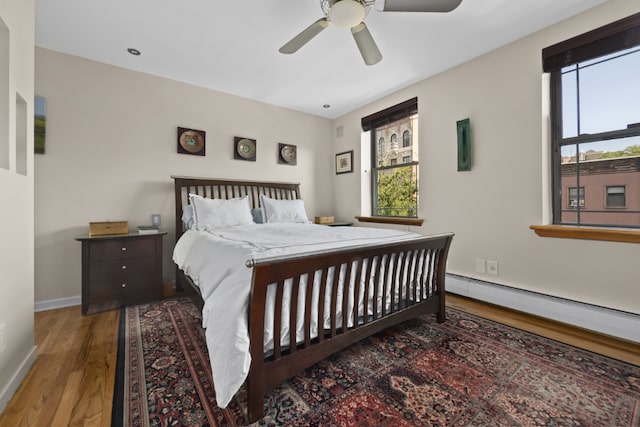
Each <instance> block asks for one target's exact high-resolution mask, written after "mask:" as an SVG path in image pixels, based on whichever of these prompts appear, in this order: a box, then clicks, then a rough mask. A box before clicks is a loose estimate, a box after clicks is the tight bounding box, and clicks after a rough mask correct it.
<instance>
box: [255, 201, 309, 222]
mask: <svg viewBox="0 0 640 427" xmlns="http://www.w3.org/2000/svg"><path fill="white" fill-rule="evenodd" d="M260 203H261V204H262V209H264V222H267V223H269V222H304V223H308V222H309V218H307V212H306V211H305V210H304V200H302V199H297V200H276V199H272V198H270V197H267V196H265V195H264V194H261V195H260Z"/></svg>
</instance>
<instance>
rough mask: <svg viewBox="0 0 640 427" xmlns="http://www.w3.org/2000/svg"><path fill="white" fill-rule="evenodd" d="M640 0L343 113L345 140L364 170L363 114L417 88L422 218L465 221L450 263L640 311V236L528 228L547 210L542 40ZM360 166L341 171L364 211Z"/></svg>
mask: <svg viewBox="0 0 640 427" xmlns="http://www.w3.org/2000/svg"><path fill="white" fill-rule="evenodd" d="M638 11H640V3H638V2H637V1H631V0H610V1H608V2H606V3H605V4H604V5H602V6H599V7H597V8H594V9H592V10H589V11H587V12H585V13H583V14H581V15H578V16H577V17H574V18H572V19H569V20H567V21H565V22H561V23H559V24H557V25H554V26H553V27H550V28H548V29H546V30H543V31H541V32H539V33H537V34H534V35H532V36H529V37H526V38H524V39H521V40H519V41H517V42H515V43H512V44H510V45H507V46H505V47H503V48H501V49H498V50H496V51H494V52H491V53H489V54H487V55H484V56H482V57H480V58H477V59H476V60H473V61H470V62H468V63H466V64H463V65H461V66H459V67H456V68H454V69H451V70H449V71H446V72H444V73H442V74H440V75H437V76H435V77H433V78H430V79H427V80H424V81H422V82H420V83H417V84H415V85H413V86H411V87H409V88H407V89H404V90H401V91H399V92H397V93H395V94H393V95H391V96H388V97H385V98H384V99H382V100H379V101H377V102H375V103H372V104H370V105H368V106H366V107H364V108H361V109H358V110H356V111H354V112H352V113H350V114H347V115H345V116H343V117H341V118H339V119H337V120H336V121H335V122H334V127H338V126H343V127H344V133H343V137H341V138H335V149H336V152H340V151H346V150H350V149H353V150H355V159H356V162H355V163H356V165H355V166H356V167H355V169H356V171H360V170H366V169H367V168H368V165H367V164H366V160H365V162H364V163H363V162H361V159H360V152H361V149H360V135H361V129H360V119H361V118H362V117H364V116H367V115H369V114H372V113H374V112H376V111H379V110H381V109H383V108H386V107H389V106H391V105H394V104H396V103H399V102H402V101H405V100H407V99H409V98H412V97H414V96H417V97H418V109H419V114H420V131H419V139H420V163H421V167H420V196H421V197H420V216H421V217H422V218H424V219H425V223H424V225H423V226H422V227H412V229H413V230H415V231H417V232H420V233H424V234H430V233H437V232H443V231H453V232H455V233H456V236H455V238H454V241H453V245H452V248H451V253H450V259H449V263H448V272H449V273H454V274H459V275H463V276H467V277H474V278H478V279H480V280H487V281H492V282H496V283H499V284H504V285H507V286H512V287H515V288H520V289H525V290H531V291H535V292H540V293H543V294H547V295H552V296H558V297H563V298H568V299H571V300H575V301H581V302H586V303H591V304H597V305H601V306H605V307H609V308H614V309H620V310H625V311H628V312H632V313H640V303H639V301H640V287H639V286H638V277H640V264H639V263H638V259H640V245H637V244H626V243H613V242H596V241H584V240H568V239H551V238H540V237H537V236H536V235H535V234H534V233H533V231H532V230H530V229H529V226H530V225H532V224H542V223H543V218H544V217H548V215H549V212H548V209H547V208H546V207H545V206H546V205H545V203H544V201H545V200H547V198H548V194H545V192H547V191H548V188H547V185H546V183H547V181H546V180H547V179H548V172H547V171H546V170H543V166H542V164H543V160H546V156H547V154H546V151H545V147H546V144H547V143H546V141H545V138H546V135H545V134H544V133H543V119H542V113H541V112H542V110H543V102H542V93H543V83H542V69H541V50H542V48H544V47H546V46H548V45H551V44H554V43H556V42H559V41H561V40H564V39H566V38H569V37H572V36H574V35H577V34H580V33H583V32H586V31H588V30H591V29H593V28H596V27H598V26H601V25H604V24H607V23H609V22H612V21H614V20H617V19H620V18H622V17H625V16H628V15H630V14H633V13H636V12H638ZM461 48H463V47H461ZM467 117H469V118H470V119H471V129H472V139H473V141H472V147H473V165H472V170H471V171H470V172H457V171H456V170H457V154H456V150H457V147H456V121H457V120H461V119H464V118H467ZM365 157H366V156H365ZM362 177H363V174H361V173H354V174H345V175H339V176H336V177H335V178H334V187H335V188H336V192H335V196H334V197H335V206H336V212H335V213H336V216H338V217H341V218H349V217H353V216H354V215H357V214H359V212H360V198H359V197H358V195H359V194H360V191H361V190H360V187H361V180H362V179H363V178H362ZM364 179H367V178H366V177H365V178H364ZM337 189H340V191H338V190H337ZM478 258H479V259H485V260H495V261H498V262H499V276H498V277H495V276H488V275H485V274H477V273H475V260H476V259H478Z"/></svg>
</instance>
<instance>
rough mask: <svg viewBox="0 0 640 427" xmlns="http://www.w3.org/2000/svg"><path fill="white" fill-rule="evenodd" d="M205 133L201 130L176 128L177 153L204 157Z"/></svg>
mask: <svg viewBox="0 0 640 427" xmlns="http://www.w3.org/2000/svg"><path fill="white" fill-rule="evenodd" d="M204 149H205V132H204V131H203V130H195V129H187V128H181V127H179V128H178V153H180V154H193V155H195V156H204V152H205V151H204Z"/></svg>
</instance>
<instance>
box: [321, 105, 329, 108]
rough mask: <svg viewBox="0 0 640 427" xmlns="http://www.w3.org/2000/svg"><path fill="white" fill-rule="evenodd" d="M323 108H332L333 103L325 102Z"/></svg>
mask: <svg viewBox="0 0 640 427" xmlns="http://www.w3.org/2000/svg"><path fill="white" fill-rule="evenodd" d="M322 108H331V105H329V104H324V105H323V106H322Z"/></svg>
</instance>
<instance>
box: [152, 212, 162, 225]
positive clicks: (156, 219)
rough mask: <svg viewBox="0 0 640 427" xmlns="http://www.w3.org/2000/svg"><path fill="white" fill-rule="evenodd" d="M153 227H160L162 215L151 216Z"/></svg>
mask: <svg viewBox="0 0 640 427" xmlns="http://www.w3.org/2000/svg"><path fill="white" fill-rule="evenodd" d="M151 225H153V226H155V227H160V214H151Z"/></svg>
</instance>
